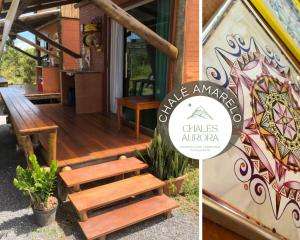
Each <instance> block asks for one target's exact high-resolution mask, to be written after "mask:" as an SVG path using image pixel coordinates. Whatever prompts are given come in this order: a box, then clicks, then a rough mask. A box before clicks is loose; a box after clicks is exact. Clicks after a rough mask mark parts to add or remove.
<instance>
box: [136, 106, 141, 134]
mask: <svg viewBox="0 0 300 240" xmlns="http://www.w3.org/2000/svg"><path fill="white" fill-rule="evenodd" d="M140 112H141V111H140V108H139V106H137V108H136V109H135V137H136V138H139V136H140Z"/></svg>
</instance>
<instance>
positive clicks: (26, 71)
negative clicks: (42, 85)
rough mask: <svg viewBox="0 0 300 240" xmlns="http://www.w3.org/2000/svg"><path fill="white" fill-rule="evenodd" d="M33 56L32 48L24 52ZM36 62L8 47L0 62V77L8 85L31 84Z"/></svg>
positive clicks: (34, 76) (33, 78) (34, 75)
mask: <svg viewBox="0 0 300 240" xmlns="http://www.w3.org/2000/svg"><path fill="white" fill-rule="evenodd" d="M25 51H26V52H28V53H30V54H32V55H35V50H34V48H30V49H27V50H25ZM36 66H37V62H36V61H35V60H34V59H32V58H30V57H28V56H26V55H25V54H23V53H21V52H19V51H17V50H15V49H13V48H11V47H9V48H8V49H7V51H6V52H5V53H4V54H3V56H2V58H1V61H0V75H1V76H3V77H4V78H5V79H6V80H7V81H8V83H10V84H33V83H34V82H35V78H36Z"/></svg>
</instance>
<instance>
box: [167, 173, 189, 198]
mask: <svg viewBox="0 0 300 240" xmlns="http://www.w3.org/2000/svg"><path fill="white" fill-rule="evenodd" d="M185 178H186V176H181V177H178V178H175V179H174V180H165V183H166V185H165V186H164V194H166V195H167V196H171V195H172V196H176V195H178V194H179V193H182V185H183V182H184V180H185ZM172 185H175V187H176V190H175V191H173V187H172Z"/></svg>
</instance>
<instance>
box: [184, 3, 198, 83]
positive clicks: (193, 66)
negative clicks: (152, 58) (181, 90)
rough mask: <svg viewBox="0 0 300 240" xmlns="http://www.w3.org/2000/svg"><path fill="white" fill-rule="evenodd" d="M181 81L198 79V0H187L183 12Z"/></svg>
mask: <svg viewBox="0 0 300 240" xmlns="http://www.w3.org/2000/svg"><path fill="white" fill-rule="evenodd" d="M183 51H184V60H183V63H184V66H183V80H182V82H189V81H195V80H199V0H188V1H187V2H186V12H185V33H184V50H183Z"/></svg>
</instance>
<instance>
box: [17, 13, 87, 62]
mask: <svg viewBox="0 0 300 240" xmlns="http://www.w3.org/2000/svg"><path fill="white" fill-rule="evenodd" d="M15 25H17V26H18V27H20V28H22V29H24V30H25V31H29V32H31V33H32V34H34V35H36V36H37V37H39V38H41V39H43V40H44V41H46V42H48V43H49V44H50V45H52V46H53V47H55V48H57V49H59V50H61V51H63V52H65V53H66V54H68V55H70V56H71V57H74V58H81V56H80V55H79V54H78V53H75V52H73V51H72V50H70V49H68V48H66V47H64V46H62V45H60V44H59V43H57V42H55V41H53V40H52V39H50V38H48V37H47V36H46V35H44V34H43V33H41V32H39V31H37V30H36V29H34V28H33V27H31V26H30V25H28V24H26V23H24V22H22V21H20V20H19V19H17V20H16V21H15Z"/></svg>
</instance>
